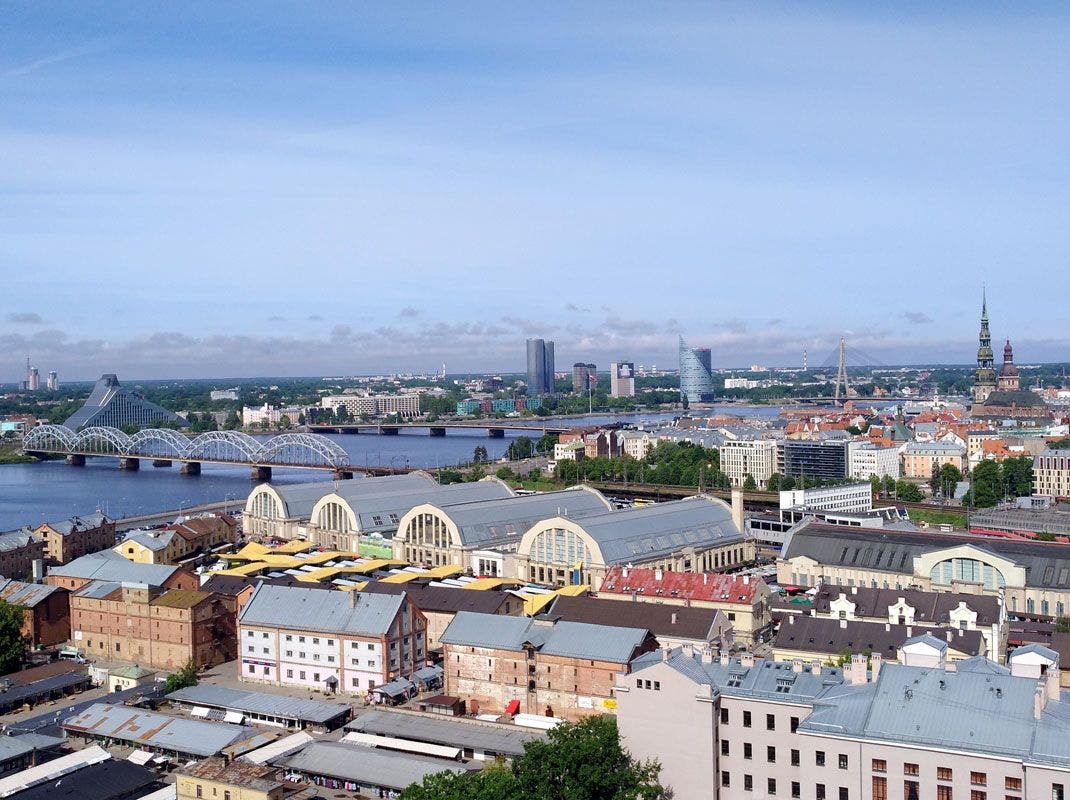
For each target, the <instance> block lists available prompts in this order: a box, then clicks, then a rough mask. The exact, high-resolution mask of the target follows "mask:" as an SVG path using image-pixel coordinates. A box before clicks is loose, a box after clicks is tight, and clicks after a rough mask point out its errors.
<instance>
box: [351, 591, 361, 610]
mask: <svg viewBox="0 0 1070 800" xmlns="http://www.w3.org/2000/svg"><path fill="white" fill-rule="evenodd" d="M357 594H358V593H357V592H350V593H349V607H350V608H356V607H357V600H358V599H359V598H358V597H357Z"/></svg>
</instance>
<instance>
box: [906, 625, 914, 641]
mask: <svg viewBox="0 0 1070 800" xmlns="http://www.w3.org/2000/svg"><path fill="white" fill-rule="evenodd" d="M913 635H914V626H913V625H907V638H908V639H910V638H911V637H912V636H913Z"/></svg>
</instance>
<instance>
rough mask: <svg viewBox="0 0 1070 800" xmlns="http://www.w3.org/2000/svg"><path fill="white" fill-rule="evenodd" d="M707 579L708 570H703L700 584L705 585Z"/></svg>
mask: <svg viewBox="0 0 1070 800" xmlns="http://www.w3.org/2000/svg"><path fill="white" fill-rule="evenodd" d="M709 580H710V575H709V573H708V572H703V573H702V585H703V586H705V585H706V584H707V583H709Z"/></svg>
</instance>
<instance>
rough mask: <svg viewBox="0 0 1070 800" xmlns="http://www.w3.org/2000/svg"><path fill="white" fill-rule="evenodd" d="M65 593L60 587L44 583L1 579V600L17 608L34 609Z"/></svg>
mask: <svg viewBox="0 0 1070 800" xmlns="http://www.w3.org/2000/svg"><path fill="white" fill-rule="evenodd" d="M62 591H65V590H64V589H61V588H60V587H58V586H49V585H48V584H44V583H23V582H22V581H13V580H9V579H7V578H0V600H6V601H7V602H9V603H12V604H14V605H17V606H23V607H25V608H33V607H34V606H35V605H37V604H38V603H42V602H44V601H45V600H47V599H48V597H49V596H50V595H53V594H55V593H56V592H62Z"/></svg>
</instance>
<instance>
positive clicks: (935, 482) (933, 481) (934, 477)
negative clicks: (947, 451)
mask: <svg viewBox="0 0 1070 800" xmlns="http://www.w3.org/2000/svg"><path fill="white" fill-rule="evenodd" d="M929 491H930V492H931V493H932V496H933V497H936V495H937V494H938V493H939V492H940V465H939V464H937V463H936V461H933V468H932V470H931V471H930V472H929Z"/></svg>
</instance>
